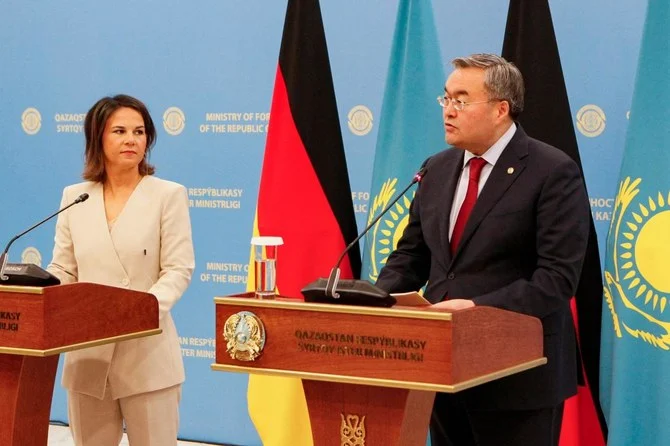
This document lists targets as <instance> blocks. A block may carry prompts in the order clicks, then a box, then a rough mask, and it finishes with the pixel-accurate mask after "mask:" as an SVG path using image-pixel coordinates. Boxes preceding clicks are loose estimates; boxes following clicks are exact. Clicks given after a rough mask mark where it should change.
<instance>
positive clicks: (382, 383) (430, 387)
mask: <svg viewBox="0 0 670 446" xmlns="http://www.w3.org/2000/svg"><path fill="white" fill-rule="evenodd" d="M546 363H547V358H540V359H535V360H533V361H528V362H524V363H522V364H519V365H516V366H514V367H509V368H507V369H503V370H499V371H497V372H495V373H489V374H487V375H482V376H478V377H477V378H474V379H470V380H467V381H463V382H461V383H458V384H454V385H443V384H429V383H422V382H415V381H400V380H394V379H379V378H363V377H352V376H345V375H331V374H328V373H313V372H298V371H293V370H278V369H267V368H256V367H245V366H237V365H228V364H218V363H214V364H212V365H211V368H212V370H216V371H220V372H236V373H255V374H257V375H271V376H285V377H291V378H300V379H311V380H314V381H328V382H336V383H344V384H361V385H365V386H378V387H395V388H399V389H412V390H425V391H429V392H443V393H454V392H460V391H461V390H465V389H469V388H471V387H475V386H478V385H480V384H484V383H487V382H489V381H493V380H496V379H499V378H504V377H505V376H509V375H513V374H515V373H519V372H523V371H524V370H528V369H532V368H533V367H538V366H541V365H544V364H546Z"/></svg>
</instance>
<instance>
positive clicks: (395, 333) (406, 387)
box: [212, 294, 547, 446]
mask: <svg viewBox="0 0 670 446" xmlns="http://www.w3.org/2000/svg"><path fill="white" fill-rule="evenodd" d="M214 300H215V303H216V363H215V364H213V365H212V369H213V370H218V371H226V372H241V373H255V374H266V375H277V376H287V377H297V378H302V380H303V381H302V382H303V388H304V391H305V397H306V399H307V406H308V410H309V417H310V423H311V428H312V436H313V440H314V445H315V446H322V445H343V444H352V445H368V446H376V445H398V446H407V445H421V446H423V445H425V443H426V436H427V432H428V423H429V421H430V413H431V409H432V404H433V399H434V398H435V392H458V391H460V390H464V389H467V388H470V387H474V386H477V385H480V384H483V383H485V382H488V381H492V380H495V379H498V378H502V377H504V376H508V375H511V374H514V373H518V372H521V371H523V370H527V369H530V368H532V367H537V366H540V365H542V364H545V363H546V362H547V360H546V358H544V357H543V356H542V351H543V338H542V325H541V323H540V321H539V320H538V319H536V318H533V317H529V316H525V315H522V314H518V313H513V312H509V311H504V310H499V309H496V308H492V307H475V308H471V309H467V310H462V311H458V312H453V313H449V312H443V311H438V310H430V309H428V307H394V308H371V307H352V306H344V305H342V306H340V305H325V304H311V303H305V302H302V301H296V300H295V299H285V298H277V299H275V300H258V299H254V298H253V294H244V295H237V296H229V297H217V298H215V299H214ZM240 321H242V322H240ZM258 321H260V323H259V322H258ZM256 325H261V326H262V329H258V328H256ZM262 331H264V332H265V342H264V344H263V345H259V343H258V342H256V341H253V340H251V341H249V338H250V337H254V336H255V334H257V333H259V332H262ZM226 338H227V339H226ZM256 351H258V352H259V353H260V355H259V356H258V357H257V358H256V359H255V360H248V359H249V357H250V356H254V355H255V354H256V353H255V352H256ZM233 356H237V357H238V358H242V359H235V358H234V357H233Z"/></svg>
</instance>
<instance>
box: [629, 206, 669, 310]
mask: <svg viewBox="0 0 670 446" xmlns="http://www.w3.org/2000/svg"><path fill="white" fill-rule="evenodd" d="M669 201H670V196H669V197H668V198H667V199H666V198H665V197H663V195H662V194H661V193H659V194H658V196H657V198H656V199H654V198H653V197H649V198H648V200H647V203H646V204H643V203H639V204H638V207H639V209H638V211H637V212H635V211H632V212H631V213H630V214H629V215H630V216H631V217H632V218H631V219H629V220H628V221H626V228H627V229H626V230H624V231H622V233H621V235H622V236H623V241H622V242H621V243H620V245H619V246H620V247H621V248H622V251H621V254H620V258H621V261H622V264H621V269H622V272H625V274H624V277H623V279H624V280H625V281H627V288H628V289H629V290H633V291H634V293H635V298H640V297H644V304H645V305H648V304H650V303H651V305H652V306H653V308H654V309H659V310H660V311H661V313H663V312H664V311H665V308H666V305H667V302H668V296H667V295H668V294H669V293H670V256H669V255H668V246H670V210H669V209H667V208H668V202H669Z"/></svg>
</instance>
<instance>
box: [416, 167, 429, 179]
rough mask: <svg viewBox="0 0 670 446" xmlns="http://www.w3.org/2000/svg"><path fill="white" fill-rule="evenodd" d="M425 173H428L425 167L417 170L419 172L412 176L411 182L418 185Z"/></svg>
mask: <svg viewBox="0 0 670 446" xmlns="http://www.w3.org/2000/svg"><path fill="white" fill-rule="evenodd" d="M427 171H428V169H427V168H426V166H423V167H422V168H421V169H419V171H418V172H417V173H416V174H415V175H414V178H413V179H412V182H413V183H419V182H420V181H421V180H422V179H423V177H424V176H426V172H427Z"/></svg>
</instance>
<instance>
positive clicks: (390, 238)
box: [377, 196, 412, 265]
mask: <svg viewBox="0 0 670 446" xmlns="http://www.w3.org/2000/svg"><path fill="white" fill-rule="evenodd" d="M401 203H402V204H401ZM411 203H412V202H411V201H410V199H408V198H407V197H406V196H405V197H402V198H401V199H400V201H399V202H398V203H396V204H395V205H394V206H393V207H392V208H391V209H389V212H388V214H387V215H388V217H385V218H384V220H383V221H384V222H383V223H382V228H381V229H380V230H379V232H380V233H381V236H380V237H379V240H378V241H377V242H378V243H379V245H378V246H379V249H378V251H377V252H378V253H379V254H381V256H382V257H381V259H380V261H379V263H380V264H381V265H386V261H387V260H388V256H389V254H391V252H393V250H394V249H395V247H396V246H397V245H398V240H400V237H402V233H403V232H404V231H405V228H406V227H407V223H408V222H409V206H410V204H411Z"/></svg>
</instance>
